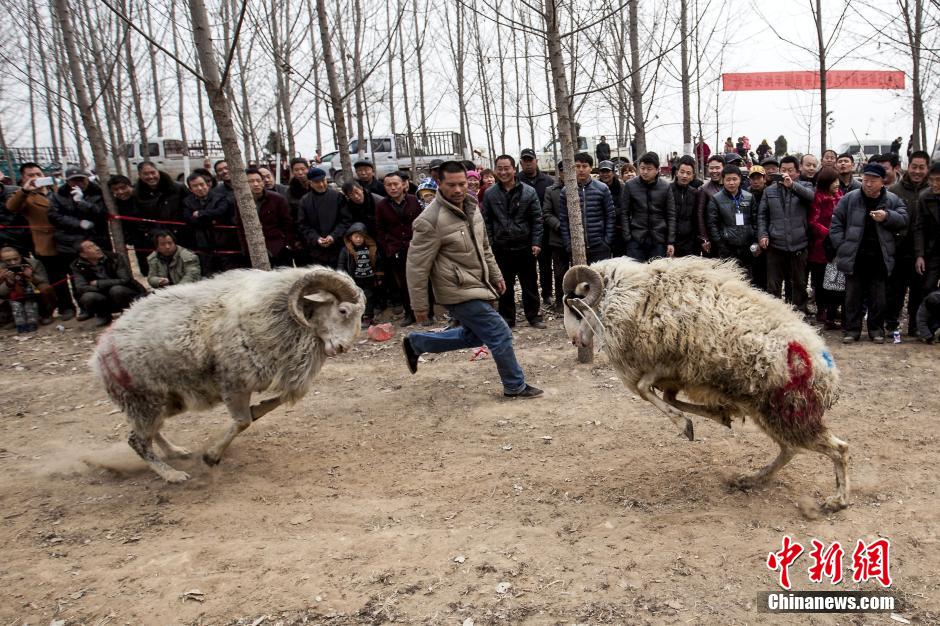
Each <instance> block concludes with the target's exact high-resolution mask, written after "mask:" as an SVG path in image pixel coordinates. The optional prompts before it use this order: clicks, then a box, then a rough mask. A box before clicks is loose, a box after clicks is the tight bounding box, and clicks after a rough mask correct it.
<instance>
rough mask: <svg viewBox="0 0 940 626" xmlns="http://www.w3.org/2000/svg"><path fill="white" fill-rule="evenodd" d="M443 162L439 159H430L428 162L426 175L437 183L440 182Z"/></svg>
mask: <svg viewBox="0 0 940 626" xmlns="http://www.w3.org/2000/svg"><path fill="white" fill-rule="evenodd" d="M443 164H444V161H442V160H440V159H431V162H430V163H429V164H428V176H430V177H431V179H432V180H433V181H434V182H435V183H436V184H437V185H440V184H441V173H440V169H441V165H443Z"/></svg>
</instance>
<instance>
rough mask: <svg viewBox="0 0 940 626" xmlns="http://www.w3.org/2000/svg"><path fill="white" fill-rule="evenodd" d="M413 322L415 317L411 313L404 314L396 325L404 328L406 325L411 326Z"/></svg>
mask: <svg viewBox="0 0 940 626" xmlns="http://www.w3.org/2000/svg"><path fill="white" fill-rule="evenodd" d="M414 323H415V318H414V317H413V316H411V315H406V316H405V317H404V318H403V319H402V320H401V321H399V322H398V325H399V326H400V327H401V328H404V327H406V326H413V325H414Z"/></svg>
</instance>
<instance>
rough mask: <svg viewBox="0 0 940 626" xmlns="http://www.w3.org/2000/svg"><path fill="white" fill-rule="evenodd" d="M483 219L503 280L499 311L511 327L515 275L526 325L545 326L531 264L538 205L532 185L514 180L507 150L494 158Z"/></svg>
mask: <svg viewBox="0 0 940 626" xmlns="http://www.w3.org/2000/svg"><path fill="white" fill-rule="evenodd" d="M483 219H484V221H485V223H486V231H487V235H488V237H489V240H490V245H491V246H492V248H493V254H494V256H495V257H496V264H497V265H498V266H499V271H500V272H501V273H502V275H503V279H504V280H505V281H506V290H505V291H503V293H502V294H501V295H500V298H499V313H500V315H502V316H503V319H505V320H506V323H507V324H509V327H510V328H512V327H513V326H515V324H516V296H515V284H516V277H517V276H518V277H519V284H520V286H521V287H522V307H523V309H524V312H525V316H526V319H527V320H528V321H529V325H530V326H533V327H535V328H545V327H546V326H545V322H544V321H543V320H542V316H541V314H540V313H539V292H538V282H537V274H536V268H535V260H536V257H538V256H539V253H540V252H541V250H542V205H541V203H540V202H539V198H538V194H537V193H536V191H535V189H534V188H532V187H530V186H528V185H524V184H522V183H521V182H519V181H517V180H516V160H515V159H513V158H512V157H511V156H509V155H508V154H503V155H501V156H498V157H497V158H496V184H495V185H493V186H492V187H490V188H489V189H487V190H486V192H485V193H484V194H483Z"/></svg>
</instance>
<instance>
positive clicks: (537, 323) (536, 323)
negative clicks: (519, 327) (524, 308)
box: [529, 318, 548, 329]
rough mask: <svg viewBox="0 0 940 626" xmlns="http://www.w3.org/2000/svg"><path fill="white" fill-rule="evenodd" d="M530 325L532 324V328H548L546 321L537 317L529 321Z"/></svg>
mask: <svg viewBox="0 0 940 626" xmlns="http://www.w3.org/2000/svg"><path fill="white" fill-rule="evenodd" d="M529 326H531V327H532V328H541V329H545V328H548V326H546V325H545V322H544V321H542V319H541V318H536V319H534V320H532V321H531V322H529Z"/></svg>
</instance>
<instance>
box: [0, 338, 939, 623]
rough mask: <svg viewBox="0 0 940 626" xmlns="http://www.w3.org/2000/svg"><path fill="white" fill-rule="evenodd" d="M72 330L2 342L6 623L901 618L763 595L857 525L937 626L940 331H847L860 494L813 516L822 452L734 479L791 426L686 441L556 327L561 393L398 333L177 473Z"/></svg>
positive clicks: (341, 363)
mask: <svg viewBox="0 0 940 626" xmlns="http://www.w3.org/2000/svg"><path fill="white" fill-rule="evenodd" d="M66 326H67V327H66V328H65V330H64V331H57V330H56V328H55V327H54V326H52V327H46V328H44V329H42V331H41V333H40V334H39V335H38V336H33V337H31V338H29V339H27V340H20V338H18V337H16V336H15V335H13V334H11V333H10V332H3V333H2V335H0V346H2V351H3V366H4V367H3V370H4V375H3V376H2V377H0V469H2V477H0V548H2V558H0V587H2V591H0V624H2V625H6V624H10V625H13V624H18V625H19V624H27V623H28V624H39V625H43V626H44V625H45V624H50V623H53V622H54V621H55V620H61V621H57V622H55V623H57V624H58V625H59V626H61V625H62V624H68V625H72V624H80V623H81V624H89V625H104V624H254V625H255V626H259V625H260V624H268V625H271V624H276V623H282V624H300V623H328V624H348V623H382V622H391V621H395V622H404V623H427V624H471V623H474V624H477V625H479V624H489V623H502V624H514V623H520V622H527V623H539V624H541V623H594V624H607V623H629V624H661V623H675V624H755V623H760V624H765V623H769V624H792V623H809V624H830V623H836V624H876V623H878V624H882V623H897V622H896V621H895V622H892V621H891V620H890V619H889V616H888V615H854V616H849V615H842V616H833V615H813V616H810V615H802V616H793V615H767V614H763V613H759V612H758V611H757V606H758V603H759V594H760V592H763V591H770V590H773V589H777V586H776V575H775V574H774V573H773V572H771V571H770V570H769V569H768V568H767V566H766V559H767V555H768V552H770V551H773V550H779V549H780V544H781V540H782V537H783V535H785V534H789V535H790V536H791V537H793V538H794V539H795V540H797V541H800V542H801V543H802V544H803V545H804V546H809V545H810V541H811V539H813V538H819V539H821V540H822V541H824V542H825V543H826V544H828V543H830V542H832V541H836V540H838V541H840V542H841V543H842V545H843V546H844V547H846V551H847V552H848V554H847V556H846V558H845V560H844V566H845V571H846V572H847V573H848V576H849V578H851V556H850V555H851V551H852V548H853V547H854V545H855V542H856V541H857V540H858V539H865V540H866V541H871V540H874V539H876V538H877V537H879V536H881V537H887V538H889V539H890V540H891V542H892V543H891V550H892V552H891V561H890V568H891V575H892V577H893V579H894V585H893V587H892V591H893V592H894V593H895V594H896V595H898V596H899V597H900V598H901V599H902V600H903V601H904V603H905V605H904V606H903V607H902V609H901V610H899V611H898V613H899V614H900V615H901V616H903V617H904V618H906V619H908V620H910V621H911V622H912V623H916V624H936V623H940V593H938V588H940V580H938V578H940V577H938V572H940V551H938V546H937V541H938V528H940V525H938V518H940V505H938V504H937V483H938V481H937V478H938V470H937V450H938V443H940V442H938V436H937V429H936V419H937V416H938V414H940V392H938V389H940V386H938V373H940V347H935V346H922V345H920V344H915V343H911V342H905V343H904V344H902V345H897V346H896V345H885V346H874V345H872V344H869V343H864V344H860V345H856V346H848V347H843V346H842V345H841V344H840V343H839V342H838V336H837V335H835V334H829V336H828V340H829V343H830V347H831V349H832V352H833V354H834V356H835V359H836V362H837V364H838V365H839V367H840V368H841V371H842V378H843V383H844V390H845V393H844V396H843V399H842V400H841V401H840V403H839V404H838V405H837V406H836V407H835V408H834V409H833V410H832V411H831V412H830V414H829V421H830V424H831V426H832V429H833V431H834V432H835V433H836V434H837V435H838V436H840V437H842V438H844V439H846V440H848V442H849V443H850V445H851V481H852V488H853V493H852V499H851V506H850V507H849V508H848V509H847V510H845V511H842V512H839V513H836V514H833V515H831V516H829V517H822V518H820V519H815V520H813V519H808V518H807V517H805V516H804V515H802V514H801V513H800V511H799V509H798V507H797V505H798V503H799V502H800V501H801V500H803V499H805V498H807V497H809V498H812V499H814V500H816V501H819V500H821V498H823V497H824V496H826V495H829V494H831V493H832V492H833V490H834V477H833V471H832V466H831V463H830V462H829V461H828V460H827V459H824V458H823V457H821V456H818V455H808V454H804V455H801V456H799V457H797V459H796V460H795V461H794V462H793V463H791V464H790V465H789V466H788V467H787V468H785V469H784V470H783V471H782V472H781V473H780V474H779V476H778V477H777V479H776V480H774V481H772V482H771V483H770V484H769V485H767V486H766V487H764V488H760V489H757V490H754V491H751V492H740V491H731V490H729V488H728V487H726V485H725V482H726V480H727V479H728V478H730V477H732V476H733V475H735V474H736V473H738V472H740V471H744V470H748V471H750V470H755V469H757V468H759V467H760V466H762V465H763V464H765V463H766V462H768V461H769V460H770V459H771V458H772V457H773V456H774V455H775V454H776V450H775V449H774V447H773V446H772V444H771V443H770V440H769V439H768V438H767V437H765V436H764V435H763V434H762V433H760V432H759V431H758V430H757V429H756V428H755V427H753V426H752V425H750V424H747V425H745V426H744V427H743V428H741V427H739V426H738V425H736V426H735V429H734V430H733V431H728V430H727V429H724V428H723V427H721V426H719V425H718V424H715V423H713V422H710V421H708V420H702V419H697V420H696V422H695V433H696V441H694V442H689V441H688V440H686V439H685V438H683V437H681V436H679V435H678V434H677V433H676V432H675V430H674V427H673V426H672V424H671V422H669V420H668V419H667V418H666V417H665V416H663V415H662V414H660V413H659V412H657V411H656V410H655V409H653V408H652V407H651V406H649V405H647V404H645V403H643V402H641V401H639V400H638V399H637V398H635V397H633V396H632V395H631V394H630V393H629V392H628V391H627V390H625V389H624V388H623V387H622V385H621V384H620V383H619V382H618V381H616V380H615V379H614V378H613V376H614V374H613V372H612V370H611V369H610V368H609V367H608V366H607V362H606V359H605V358H604V357H603V356H602V355H599V356H598V358H597V360H596V362H595V364H594V365H593V366H590V365H582V366H577V365H576V364H575V363H574V353H573V350H572V349H571V348H570V347H569V346H567V345H566V343H565V339H564V332H563V330H562V327H561V323H560V320H549V329H548V330H545V331H538V330H532V329H529V328H521V329H519V330H517V333H516V344H517V347H518V353H519V356H520V361H521V362H522V364H523V367H524V368H525V371H526V373H527V376H528V378H529V379H530V382H532V383H533V384H536V385H537V386H539V387H543V388H544V389H545V391H546V394H545V397H544V398H542V399H538V400H531V401H505V400H503V398H502V397H501V393H500V391H501V389H500V386H499V384H498V383H499V379H498V377H497V376H496V371H495V368H494V367H493V363H492V360H491V359H485V360H482V361H476V362H471V361H470V360H469V353H468V352H458V353H452V354H448V355H441V356H439V357H437V358H434V359H433V360H432V359H428V362H425V363H422V364H421V366H420V369H419V372H418V374H417V375H416V376H411V375H409V374H408V372H407V370H406V368H405V366H404V362H403V360H402V357H401V355H400V352H399V343H398V341H397V340H398V338H399V337H400V335H397V336H396V338H395V340H393V341H389V342H387V343H382V344H371V343H363V344H361V345H360V346H359V347H358V348H357V350H356V351H355V352H354V353H353V354H347V355H344V356H342V357H340V358H337V359H331V360H330V361H329V362H328V363H327V364H326V366H325V367H324V369H323V371H322V372H321V375H320V377H319V378H318V380H317V384H316V385H315V388H314V389H315V390H314V391H313V392H311V393H310V394H309V395H308V396H307V397H306V398H305V399H304V400H303V401H302V402H301V403H299V404H298V405H296V406H294V407H291V408H281V409H278V410H276V411H274V412H273V413H271V414H270V415H268V416H265V417H264V418H263V419H261V420H260V421H258V422H256V423H255V424H254V425H253V426H252V427H251V428H250V429H249V430H247V431H246V432H245V433H244V434H242V435H241V436H240V437H239V438H238V439H237V440H236V441H235V443H234V444H233V445H232V447H231V448H230V449H229V451H228V453H227V455H226V456H225V457H224V459H223V461H222V463H221V464H220V465H219V466H218V467H215V468H207V467H205V466H203V465H202V464H201V462H199V461H197V460H192V461H173V464H174V465H175V466H176V467H177V468H179V469H184V470H185V471H187V472H189V473H190V474H192V476H193V477H192V479H191V480H190V481H189V482H186V483H184V484H182V485H167V484H164V483H162V482H161V481H160V480H159V479H158V478H157V477H156V476H155V475H154V474H152V473H151V472H150V471H149V470H147V469H146V468H145V466H144V465H143V463H142V462H140V461H139V460H138V459H137V458H136V457H135V455H134V454H133V452H132V451H131V450H130V448H129V447H128V446H127V445H126V443H125V439H126V433H127V428H126V425H125V423H124V420H123V416H122V415H121V414H120V413H119V412H117V411H116V410H115V409H114V408H113V406H112V405H111V404H110V402H109V401H108V399H107V397H106V396H105V394H104V392H103V390H102V389H100V388H99V387H98V386H96V384H94V382H93V381H92V379H91V377H90V375H89V373H88V370H87V367H86V364H85V362H86V360H87V358H88V356H89V354H90V352H91V350H92V348H93V345H94V342H95V339H96V336H97V333H95V332H93V331H92V330H91V328H90V327H89V325H88V324H87V323H86V324H78V323H76V322H70V323H69V324H67V325H66ZM227 421H228V417H227V416H226V414H225V413H224V410H222V409H216V410H213V411H211V412H209V413H207V414H198V415H185V416H181V417H178V418H175V419H173V420H171V421H170V422H168V425H167V427H166V428H165V432H166V433H167V434H168V436H169V437H170V438H171V439H173V440H174V441H176V442H178V443H180V444H182V445H187V446H189V447H191V448H199V447H200V446H202V445H203V444H204V442H205V441H206V440H207V438H208V437H209V436H210V435H214V433H215V432H217V431H220V430H221V429H223V428H224V427H225V425H226V424H227ZM807 567H808V560H807V556H806V555H804V556H803V557H802V558H801V560H800V561H798V563H797V565H796V566H794V567H793V568H791V575H792V576H793V578H794V580H795V584H794V588H796V589H811V588H813V589H816V588H818V589H821V590H833V589H843V590H844V589H855V588H858V585H855V584H854V583H848V584H847V583H844V582H843V583H842V584H841V585H839V586H838V587H833V586H832V585H827V584H823V585H814V584H812V583H810V582H809V581H808V579H807V573H806V568H807ZM503 583H504V584H503ZM861 588H863V589H871V590H876V589H879V588H880V587H879V586H878V585H877V584H875V583H872V582H869V583H867V584H865V585H863V586H862V587H861ZM467 620H469V621H467Z"/></svg>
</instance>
